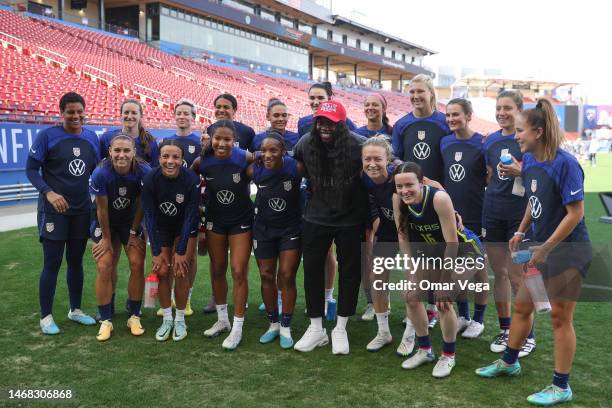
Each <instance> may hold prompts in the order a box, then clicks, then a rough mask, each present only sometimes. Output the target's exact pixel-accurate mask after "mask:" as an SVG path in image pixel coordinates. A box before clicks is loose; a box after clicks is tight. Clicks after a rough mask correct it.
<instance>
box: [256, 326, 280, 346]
mask: <svg viewBox="0 0 612 408" xmlns="http://www.w3.org/2000/svg"><path fill="white" fill-rule="evenodd" d="M279 333H280V325H279V324H278V323H271V324H270V327H269V328H268V331H266V332H265V333H264V334H263V335H262V336H261V337H260V338H259V342H260V343H261V344H267V343H271V342H273V341H274V340H275V339H276V338H277V337H278V335H279Z"/></svg>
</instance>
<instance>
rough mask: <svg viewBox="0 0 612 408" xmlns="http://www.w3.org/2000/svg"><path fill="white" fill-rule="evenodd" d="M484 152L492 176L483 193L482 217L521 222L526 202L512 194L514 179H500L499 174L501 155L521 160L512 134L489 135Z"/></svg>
mask: <svg viewBox="0 0 612 408" xmlns="http://www.w3.org/2000/svg"><path fill="white" fill-rule="evenodd" d="M484 151H485V163H486V165H487V166H488V167H491V170H492V174H491V179H490V180H489V185H488V186H487V190H486V192H485V197H484V212H483V216H485V217H489V218H494V219H500V220H522V219H523V215H524V214H525V206H526V205H527V201H526V200H525V197H523V196H520V195H516V194H513V193H512V190H513V187H514V183H515V180H514V177H510V176H506V177H502V176H501V175H500V173H499V164H500V159H499V158H500V156H501V155H502V154H503V153H509V154H511V155H512V157H514V158H515V159H516V160H518V161H522V160H523V154H522V153H521V149H520V148H519V145H518V143H517V142H516V140H514V134H512V135H507V136H503V135H502V131H501V130H498V131H497V132H495V133H492V134H490V135H489V136H488V137H487V139H486V140H485V142H484ZM525 187H527V186H526V185H525ZM515 191H516V189H515Z"/></svg>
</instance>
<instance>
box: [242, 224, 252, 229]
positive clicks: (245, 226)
mask: <svg viewBox="0 0 612 408" xmlns="http://www.w3.org/2000/svg"><path fill="white" fill-rule="evenodd" d="M240 228H242V229H247V228H251V226H250V225H241V226H240Z"/></svg>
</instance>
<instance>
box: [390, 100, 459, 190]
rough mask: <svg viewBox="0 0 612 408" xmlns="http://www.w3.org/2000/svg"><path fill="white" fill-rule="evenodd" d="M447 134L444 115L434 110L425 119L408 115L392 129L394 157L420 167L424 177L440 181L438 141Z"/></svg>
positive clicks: (440, 162)
mask: <svg viewBox="0 0 612 408" xmlns="http://www.w3.org/2000/svg"><path fill="white" fill-rule="evenodd" d="M449 133H450V129H449V128H448V125H447V124H446V116H445V115H444V114H443V113H441V112H438V111H435V112H434V113H432V114H431V116H428V117H426V118H417V117H416V116H414V113H412V112H411V113H409V114H407V115H406V116H404V117H403V118H401V119H400V120H398V121H397V123H396V124H395V125H394V126H393V135H392V136H391V144H392V146H393V154H394V155H395V156H396V157H398V158H399V159H401V160H402V161H412V162H415V163H417V164H419V165H420V166H421V168H422V169H423V174H424V175H425V177H428V178H430V179H433V180H436V181H438V182H441V181H442V180H443V179H444V174H443V172H444V164H443V163H442V155H441V153H440V141H441V140H442V138H443V137H444V136H446V135H448V134H449Z"/></svg>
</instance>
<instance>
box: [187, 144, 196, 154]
mask: <svg viewBox="0 0 612 408" xmlns="http://www.w3.org/2000/svg"><path fill="white" fill-rule="evenodd" d="M187 150H189V153H191V154H194V153H195V145H189V147H188V148H187Z"/></svg>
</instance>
